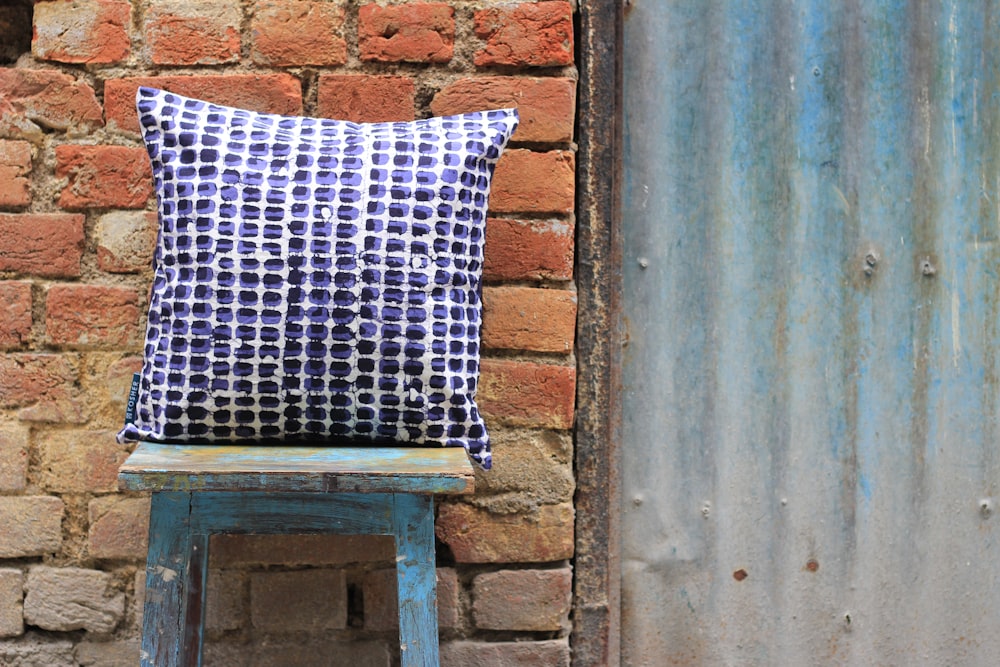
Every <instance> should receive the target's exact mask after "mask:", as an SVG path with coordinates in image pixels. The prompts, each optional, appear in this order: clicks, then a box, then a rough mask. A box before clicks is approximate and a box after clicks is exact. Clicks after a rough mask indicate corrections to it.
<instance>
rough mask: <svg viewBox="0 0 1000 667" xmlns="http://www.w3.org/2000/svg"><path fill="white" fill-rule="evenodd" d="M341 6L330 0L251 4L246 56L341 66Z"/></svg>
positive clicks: (267, 61) (272, 0)
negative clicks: (252, 5)
mask: <svg viewBox="0 0 1000 667" xmlns="http://www.w3.org/2000/svg"><path fill="white" fill-rule="evenodd" d="M343 25H344V9H343V7H341V6H340V5H337V4H334V3H330V2H309V1H308V0H265V1H264V2H258V3H257V4H256V5H255V6H254V17H253V21H252V23H251V27H250V30H251V36H252V42H251V48H250V57H251V58H252V59H253V61H254V62H255V63H257V64H259V65H271V66H276V67H287V66H295V65H342V64H343V63H345V62H346V61H347V42H345V41H344V38H343V37H342V36H341V30H342V28H343Z"/></svg>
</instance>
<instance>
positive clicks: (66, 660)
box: [0, 632, 78, 667]
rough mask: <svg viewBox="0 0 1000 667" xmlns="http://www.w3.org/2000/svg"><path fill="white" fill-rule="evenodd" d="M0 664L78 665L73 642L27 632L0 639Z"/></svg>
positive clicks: (17, 666) (33, 666)
mask: <svg viewBox="0 0 1000 667" xmlns="http://www.w3.org/2000/svg"><path fill="white" fill-rule="evenodd" d="M0 665H3V666H4V667H78V665H77V662H76V659H74V658H73V642H71V641H70V640H68V639H53V638H52V637H43V636H41V635H39V634H36V633H32V632H29V633H28V634H27V635H25V636H24V637H21V638H20V639H15V640H9V641H0Z"/></svg>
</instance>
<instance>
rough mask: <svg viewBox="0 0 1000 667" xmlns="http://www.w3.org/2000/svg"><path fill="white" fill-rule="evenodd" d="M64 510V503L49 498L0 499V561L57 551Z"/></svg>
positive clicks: (59, 544)
mask: <svg viewBox="0 0 1000 667" xmlns="http://www.w3.org/2000/svg"><path fill="white" fill-rule="evenodd" d="M63 507H64V506H63V501H61V500H59V499H58V498H53V497H51V496H0V535H3V539H2V540H0V558H26V557H29V556H41V555H44V554H50V553H54V552H56V551H58V550H59V547H60V546H61V545H62V517H63Z"/></svg>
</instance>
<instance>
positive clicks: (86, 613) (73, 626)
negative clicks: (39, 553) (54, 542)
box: [24, 565, 125, 633]
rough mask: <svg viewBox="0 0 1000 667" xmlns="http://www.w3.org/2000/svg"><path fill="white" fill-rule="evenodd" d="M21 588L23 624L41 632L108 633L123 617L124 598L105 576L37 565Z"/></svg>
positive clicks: (79, 570) (75, 568)
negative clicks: (36, 627) (24, 594)
mask: <svg viewBox="0 0 1000 667" xmlns="http://www.w3.org/2000/svg"><path fill="white" fill-rule="evenodd" d="M24 588H25V590H26V591H27V596H25V598H24V620H25V621H27V622H28V623H29V624H31V625H36V626H38V627H40V628H42V629H43V630H56V631H59V632H66V631H69V630H87V631H89V632H99V633H109V632H111V631H112V630H114V629H115V626H116V625H118V621H120V620H121V618H122V616H124V614H125V594H124V593H120V592H115V591H114V577H113V576H112V575H111V574H109V573H107V572H101V571H98V570H86V569H83V568H78V567H62V568H59V567H48V566H45V565H37V566H35V567H32V568H31V569H30V570H28V580H27V582H26V583H25V587H24Z"/></svg>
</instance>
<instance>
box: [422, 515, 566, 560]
mask: <svg viewBox="0 0 1000 667" xmlns="http://www.w3.org/2000/svg"><path fill="white" fill-rule="evenodd" d="M435 532H436V533H437V536H438V538H439V539H440V540H441V541H442V542H444V543H445V544H447V545H448V547H449V548H451V552H452V555H454V556H455V560H456V561H457V562H459V563H546V562H551V561H558V560H565V559H567V558H572V557H573V504H572V503H563V504H560V505H543V506H541V507H539V508H538V510H537V511H536V512H535V513H533V514H530V513H528V514H492V513H490V512H489V511H487V510H483V509H479V508H476V507H472V506H471V505H465V504H461V503H444V504H442V505H441V508H440V510H439V512H438V518H437V523H436V528H435Z"/></svg>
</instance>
